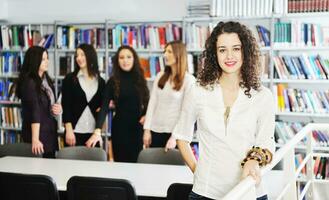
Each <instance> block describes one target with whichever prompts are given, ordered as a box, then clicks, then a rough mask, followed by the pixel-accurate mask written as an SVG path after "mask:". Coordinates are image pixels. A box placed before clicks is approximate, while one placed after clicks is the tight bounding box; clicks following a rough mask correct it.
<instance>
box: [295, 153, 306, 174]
mask: <svg viewBox="0 0 329 200" xmlns="http://www.w3.org/2000/svg"><path fill="white" fill-rule="evenodd" d="M304 158H305V154H304V153H296V154H295V166H296V170H297V169H298V167H299V166H300V164H301V163H302V162H303V160H304ZM306 169H307V165H305V166H304V167H303V168H302V170H301V172H300V174H298V177H299V178H306V171H307V170H306Z"/></svg>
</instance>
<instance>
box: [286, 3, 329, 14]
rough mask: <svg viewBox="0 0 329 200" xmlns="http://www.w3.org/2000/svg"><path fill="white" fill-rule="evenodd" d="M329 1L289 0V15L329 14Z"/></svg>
mask: <svg viewBox="0 0 329 200" xmlns="http://www.w3.org/2000/svg"><path fill="white" fill-rule="evenodd" d="M328 11H329V1H328V0H312V1H310V0H309V1H306V0H302V1H297V0H288V13H304V12H310V13H312V12H328Z"/></svg>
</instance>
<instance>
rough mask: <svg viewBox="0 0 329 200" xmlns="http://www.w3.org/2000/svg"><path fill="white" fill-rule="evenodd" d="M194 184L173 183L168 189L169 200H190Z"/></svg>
mask: <svg viewBox="0 0 329 200" xmlns="http://www.w3.org/2000/svg"><path fill="white" fill-rule="evenodd" d="M192 187H193V185H192V184H184V183H173V184H171V185H170V186H169V188H168V190H167V200H188V196H189V194H190V192H191V191H192Z"/></svg>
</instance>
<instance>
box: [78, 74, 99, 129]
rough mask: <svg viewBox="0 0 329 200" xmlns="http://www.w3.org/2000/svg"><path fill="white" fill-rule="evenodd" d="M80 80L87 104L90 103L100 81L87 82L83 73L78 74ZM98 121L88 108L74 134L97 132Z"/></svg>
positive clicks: (95, 79)
mask: <svg viewBox="0 0 329 200" xmlns="http://www.w3.org/2000/svg"><path fill="white" fill-rule="evenodd" d="M77 77H78V80H79V84H80V86H81V88H82V90H83V91H84V93H85V94H86V98H87V102H89V101H90V100H91V99H92V98H93V96H94V95H95V94H96V92H97V89H98V80H97V78H93V80H92V81H91V82H87V81H86V77H85V75H84V74H83V73H82V72H81V70H80V71H79V72H78V75H77ZM95 126H96V120H95V118H94V116H93V114H92V112H91V110H90V108H89V106H86V108H85V109H84V111H83V112H82V114H81V116H80V118H79V120H78V122H77V124H76V125H75V128H74V132H75V133H92V132H94V130H95Z"/></svg>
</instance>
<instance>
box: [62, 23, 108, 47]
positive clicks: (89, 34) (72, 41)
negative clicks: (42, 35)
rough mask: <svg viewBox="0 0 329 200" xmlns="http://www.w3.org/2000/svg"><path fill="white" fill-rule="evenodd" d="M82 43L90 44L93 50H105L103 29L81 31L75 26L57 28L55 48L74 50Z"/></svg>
mask: <svg viewBox="0 0 329 200" xmlns="http://www.w3.org/2000/svg"><path fill="white" fill-rule="evenodd" d="M82 43H87V44H91V45H93V46H94V47H95V48H105V45H106V42H105V29H104V28H90V29H81V28H77V27H75V26H58V27H57V45H56V46H57V48H59V49H75V48H76V47H77V46H78V45H79V44H82Z"/></svg>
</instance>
